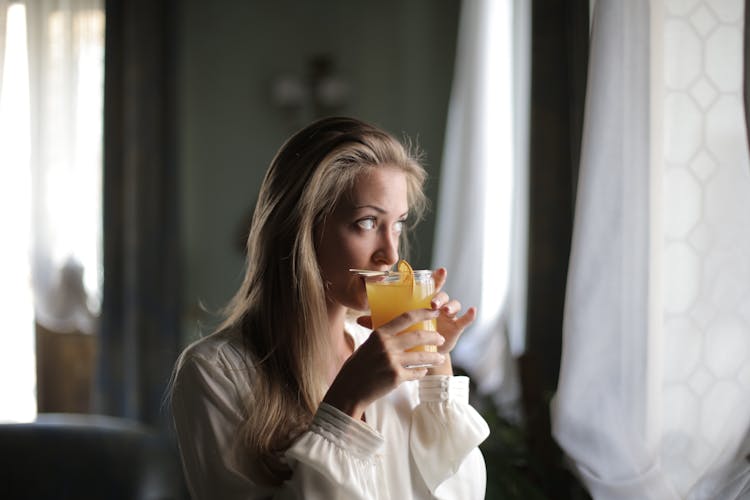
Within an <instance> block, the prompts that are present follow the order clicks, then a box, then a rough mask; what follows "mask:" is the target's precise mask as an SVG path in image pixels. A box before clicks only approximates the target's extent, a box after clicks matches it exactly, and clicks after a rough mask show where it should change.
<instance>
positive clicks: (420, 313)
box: [378, 309, 440, 337]
mask: <svg viewBox="0 0 750 500" xmlns="http://www.w3.org/2000/svg"><path fill="white" fill-rule="evenodd" d="M439 315H440V311H435V310H431V309H415V310H413V311H409V312H405V313H403V314H400V315H398V316H396V317H395V318H394V319H393V320H391V321H389V322H388V323H386V324H385V325H383V326H381V327H379V328H378V331H380V332H381V333H382V334H384V335H387V336H389V337H393V336H395V335H398V334H399V333H401V332H403V331H404V330H406V329H407V328H409V327H410V326H412V325H414V324H416V323H419V322H420V321H429V320H432V319H435V318H437V317H438V316H439Z"/></svg>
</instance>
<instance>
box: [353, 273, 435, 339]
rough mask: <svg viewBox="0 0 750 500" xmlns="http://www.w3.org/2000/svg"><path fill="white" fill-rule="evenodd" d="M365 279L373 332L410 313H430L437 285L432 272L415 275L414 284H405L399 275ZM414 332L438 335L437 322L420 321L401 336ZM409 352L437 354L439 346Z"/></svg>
mask: <svg viewBox="0 0 750 500" xmlns="http://www.w3.org/2000/svg"><path fill="white" fill-rule="evenodd" d="M364 279H365V285H366V287H367V301H368V302H369V303H370V314H371V316H372V327H373V328H378V327H380V326H381V325H383V324H385V323H388V322H389V321H391V320H392V319H394V318H395V317H396V316H398V315H400V314H403V313H405V312H407V311H413V310H414V309H430V301H431V300H432V297H433V295H435V281H434V279H433V278H432V271H429V270H420V271H414V281H413V282H410V281H408V280H407V281H405V280H404V278H402V276H401V273H398V272H388V273H385V274H380V275H375V276H365V277H364ZM415 330H430V331H435V330H436V321H435V320H434V319H431V320H427V321H420V322H418V323H415V324H414V325H412V326H410V327H409V328H407V329H406V330H404V331H403V332H401V333H405V332H411V331H415ZM410 351H427V352H437V346H434V345H422V346H417V347H414V348H413V349H410Z"/></svg>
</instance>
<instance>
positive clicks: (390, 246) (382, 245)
mask: <svg viewBox="0 0 750 500" xmlns="http://www.w3.org/2000/svg"><path fill="white" fill-rule="evenodd" d="M398 243H399V234H398V233H394V232H392V231H383V232H382V234H381V235H380V238H378V249H377V251H376V252H375V259H376V260H377V261H378V263H379V264H387V265H388V266H392V265H394V264H395V263H396V262H398Z"/></svg>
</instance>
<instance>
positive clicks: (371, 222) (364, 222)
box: [357, 219, 375, 230]
mask: <svg viewBox="0 0 750 500" xmlns="http://www.w3.org/2000/svg"><path fill="white" fill-rule="evenodd" d="M357 226H359V227H360V228H361V229H366V230H370V229H374V228H375V219H361V220H358V221H357Z"/></svg>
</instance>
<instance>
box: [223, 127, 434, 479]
mask: <svg viewBox="0 0 750 500" xmlns="http://www.w3.org/2000/svg"><path fill="white" fill-rule="evenodd" d="M382 165H388V166H391V167H396V168H399V169H401V170H402V171H404V172H405V173H406V174H407V175H406V177H407V183H408V197H409V200H408V201H409V207H410V219H411V220H413V221H416V220H418V219H419V218H420V217H421V216H422V214H423V212H424V209H425V206H426V199H425V197H424V194H423V191H422V189H423V184H424V181H425V177H426V174H425V170H424V169H423V167H422V166H421V165H420V162H419V159H418V158H417V157H416V155H415V154H413V153H412V152H410V151H408V150H407V148H406V147H404V146H403V145H402V144H401V143H400V142H399V141H398V140H396V139H395V138H394V137H393V136H391V135H390V134H388V133H386V132H384V131H382V130H380V129H378V128H376V127H373V126H371V125H368V124H366V123H363V122H361V121H359V120H355V119H352V118H339V117H334V118H325V119H322V120H319V121H317V122H314V123H312V124H311V125H309V126H307V127H305V128H304V129H302V130H300V131H299V132H297V133H296V134H295V135H293V136H292V137H291V138H290V139H289V140H288V141H287V142H286V143H285V144H284V145H283V146H282V147H281V149H280V150H279V151H278V153H277V154H276V156H275V157H274V159H273V161H272V162H271V164H270V166H269V168H268V171H267V172H266V176H265V178H264V180H263V183H262V185H261V189H260V194H259V197H258V201H257V205H256V208H255V212H254V214H253V219H252V223H251V228H250V235H249V237H248V241H247V270H246V274H245V278H244V281H243V283H242V285H241V287H240V289H239V290H238V291H237V293H236V295H235V296H234V298H233V299H232V301H231V302H230V304H229V306H228V307H227V309H226V319H225V321H224V322H223V324H222V325H221V326H220V328H219V330H224V329H228V328H238V327H239V328H240V330H241V332H242V337H243V341H244V343H245V346H246V348H247V349H248V351H249V353H250V356H251V358H252V359H251V360H250V364H251V365H252V370H253V371H254V372H255V373H254V376H252V377H250V379H251V380H250V384H251V394H252V395H253V396H252V397H253V400H252V401H250V402H248V408H247V411H248V416H247V420H246V422H245V424H244V426H243V442H244V444H245V446H246V448H247V452H248V453H249V454H250V457H251V458H252V460H253V462H254V463H255V464H256V466H255V469H257V473H258V477H257V478H255V479H256V480H259V481H262V482H265V483H270V484H278V483H280V482H281V481H283V480H284V479H285V478H286V477H288V475H289V473H290V471H289V469H288V467H287V466H286V465H284V463H283V461H282V460H280V458H281V456H282V454H283V452H284V450H286V449H287V448H288V447H289V446H290V445H291V442H292V441H293V440H294V439H295V438H296V437H297V436H299V434H301V433H302V432H304V431H305V429H306V428H307V427H308V426H309V424H310V422H311V420H312V416H313V414H314V413H315V411H316V409H317V407H318V405H319V404H320V401H321V400H322V398H323V396H324V394H325V391H326V384H327V381H326V380H325V374H326V372H325V370H324V369H323V368H324V367H325V366H328V363H329V362H330V358H329V354H328V353H330V352H331V349H330V348H329V338H330V335H329V334H328V318H327V314H326V296H325V289H324V285H323V280H322V278H321V274H320V270H319V267H318V262H317V258H316V251H315V239H314V234H315V228H316V227H318V226H319V225H320V224H322V223H323V222H324V221H325V218H326V216H327V215H328V214H330V212H331V211H332V210H333V208H334V207H335V206H336V204H337V203H338V201H339V200H340V199H341V198H342V196H345V195H346V194H347V193H348V192H349V191H351V189H352V186H353V183H354V181H355V179H356V177H357V176H358V175H359V174H360V173H361V172H362V170H363V169H366V168H377V167H378V166H382Z"/></svg>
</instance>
